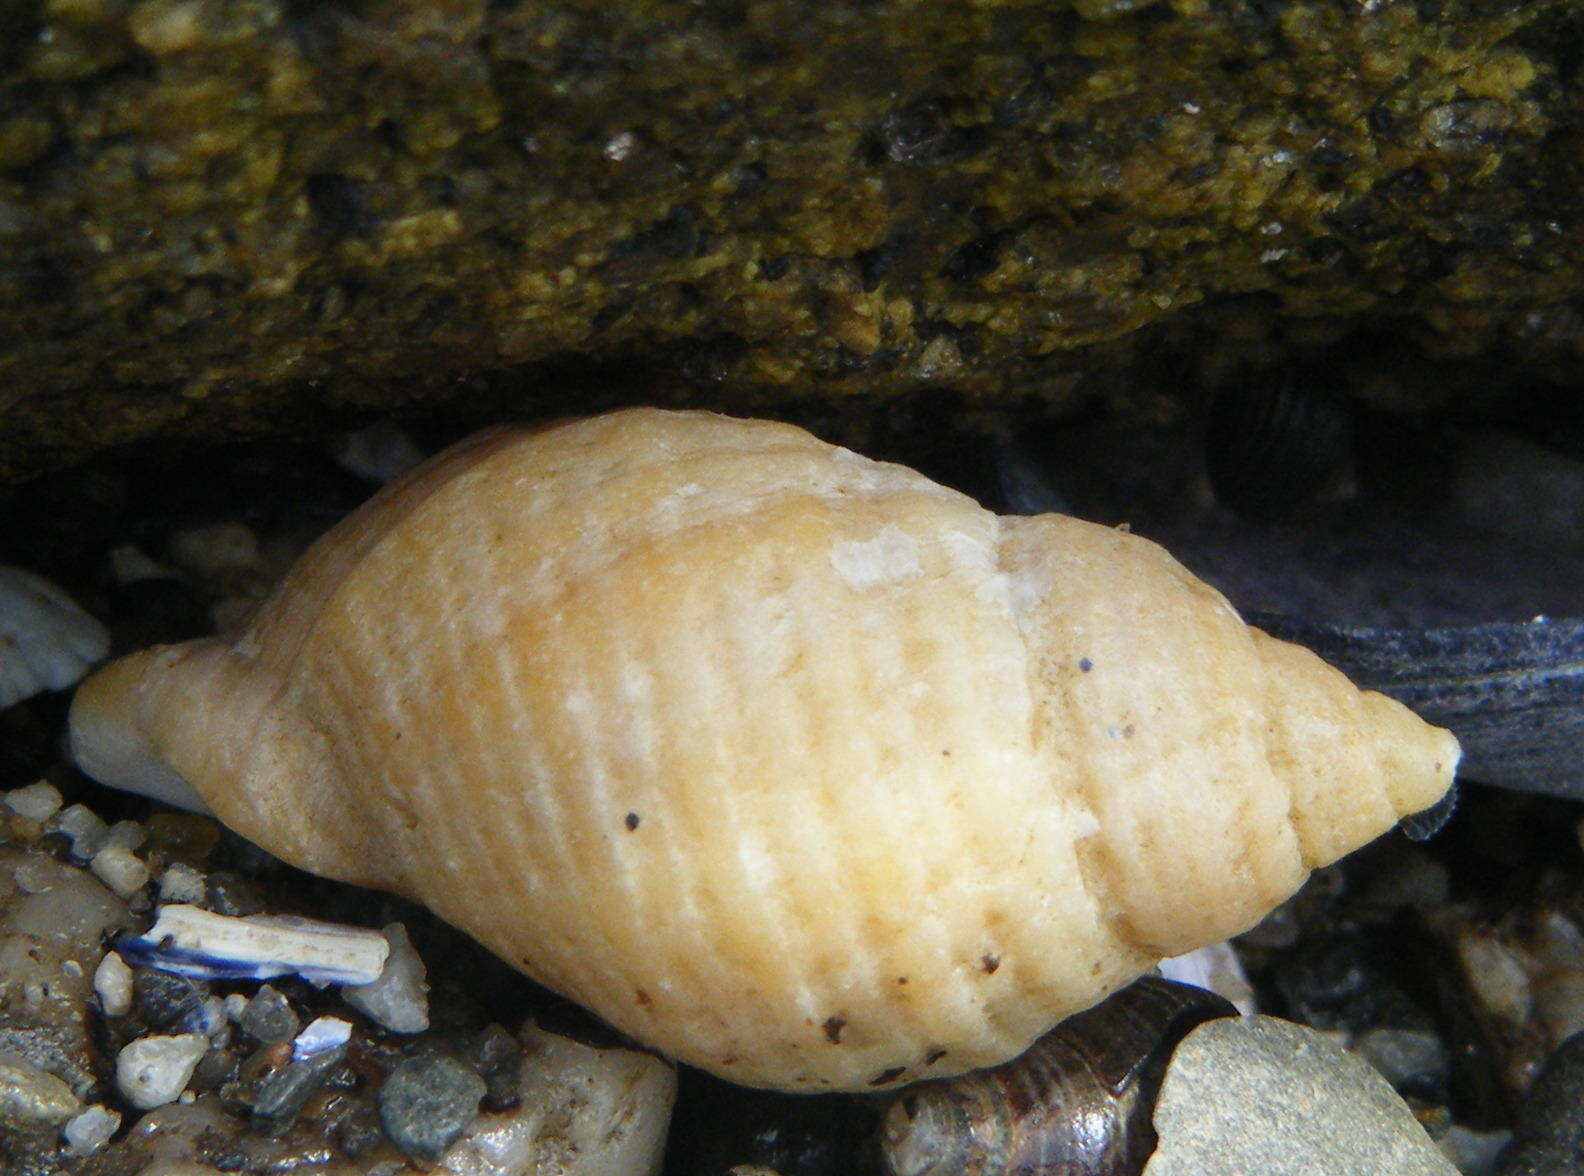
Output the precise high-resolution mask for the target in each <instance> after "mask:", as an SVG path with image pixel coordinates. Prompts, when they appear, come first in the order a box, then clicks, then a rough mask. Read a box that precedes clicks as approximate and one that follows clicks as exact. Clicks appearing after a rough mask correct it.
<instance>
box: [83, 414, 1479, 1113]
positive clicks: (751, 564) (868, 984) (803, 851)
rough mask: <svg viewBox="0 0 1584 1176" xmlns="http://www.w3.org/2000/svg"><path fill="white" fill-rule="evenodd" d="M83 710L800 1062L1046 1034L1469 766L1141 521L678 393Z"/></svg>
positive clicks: (794, 1083)
mask: <svg viewBox="0 0 1584 1176" xmlns="http://www.w3.org/2000/svg"><path fill="white" fill-rule="evenodd" d="M72 738H73V746H74V749H75V751H76V754H77V755H78V758H79V761H80V762H82V763H83V764H84V765H85V767H88V768H89V770H91V771H94V772H95V773H96V774H98V775H100V776H101V777H102V778H106V780H107V782H109V783H116V782H117V780H118V778H122V779H128V780H131V781H133V782H134V783H135V782H136V779H137V777H138V776H139V774H140V773H141V774H142V775H143V776H146V777H158V778H159V779H161V780H165V781H167V782H168V780H169V779H171V778H175V779H177V780H181V781H185V782H186V783H187V784H189V785H190V786H191V787H192V788H193V789H195V790H196V791H197V793H198V794H199V795H200V796H201V797H202V799H203V801H204V802H205V803H206V804H207V805H208V806H209V807H210V808H211V809H212V810H213V811H214V812H215V813H216V815H218V816H219V817H220V818H221V819H222V820H224V821H225V822H226V823H227V824H229V825H231V826H232V827H233V828H235V829H236V830H237V831H239V832H240V833H242V834H243V835H245V836H247V837H250V838H252V839H253V840H255V841H257V842H258V843H259V844H261V845H263V846H265V847H266V848H268V849H270V850H271V851H273V852H275V853H277V854H279V855H280V856H282V857H284V858H286V859H287V860H289V861H292V862H294V863H296V864H298V865H301V866H303V867H305V868H307V869H310V870H313V871H315V872H318V873H323V874H327V875H330V876H334V877H339V878H342V879H345V880H347V881H352V882H357V883H360V884H364V885H372V886H377V887H383V888H387V889H391V890H395V891H398V892H401V893H403V894H406V895H409V896H411V897H413V898H416V899H418V900H419V901H421V902H423V903H425V904H426V905H427V906H429V907H430V908H431V909H432V910H434V911H435V913H436V914H438V915H440V916H441V917H442V918H444V919H446V920H448V921H450V922H452V923H454V924H455V925H457V926H459V927H461V928H462V929H464V930H466V931H468V932H469V933H470V934H472V935H474V936H475V937H476V938H477V939H479V940H480V941H481V942H482V943H484V944H485V945H486V946H488V947H489V948H491V949H492V950H493V951H495V952H496V953H497V954H499V955H500V956H501V957H502V958H503V959H505V960H507V961H508V962H510V963H512V964H513V965H515V966H517V967H519V968H521V969H522V970H523V971H524V972H526V973H528V974H529V975H531V976H533V977H535V978H536V979H539V980H541V981H543V982H544V983H546V984H548V985H549V986H551V987H553V988H556V989H558V990H559V991H561V992H563V993H565V994H567V995H569V996H571V997H572V998H574V999H576V1000H578V1001H580V1002H581V1003H583V1004H585V1005H587V1006H588V1007H590V1008H592V1009H593V1010H594V1011H596V1012H598V1013H599V1014H600V1015H602V1016H603V1017H605V1018H606V1019H607V1020H609V1021H610V1022H612V1023H613V1024H615V1025H616V1026H617V1027H619V1028H621V1029H623V1030H625V1031H627V1032H628V1033H630V1034H631V1035H633V1036H634V1037H636V1038H637V1039H639V1040H640V1041H643V1042H646V1043H648V1044H650V1045H653V1046H655V1047H657V1048H659V1049H661V1050H663V1051H665V1052H667V1053H669V1054H672V1055H673V1056H676V1057H678V1058H679V1059H681V1060H684V1061H688V1062H691V1063H693V1064H696V1065H700V1066H703V1067H704V1068H707V1069H710V1070H713V1071H714V1072H715V1073H717V1074H720V1075H721V1076H723V1077H725V1078H728V1079H732V1080H735V1081H740V1082H744V1083H748V1084H752V1085H762V1086H771V1087H777V1088H781V1089H787V1090H801V1091H815V1090H823V1089H867V1088H870V1087H879V1086H887V1085H897V1084H901V1083H905V1082H910V1081H915V1080H918V1079H920V1078H926V1077H937V1076H946V1075H949V1074H953V1073H958V1072H961V1071H963V1070H966V1069H969V1068H975V1067H980V1066H985V1065H991V1064H994V1063H997V1062H1001V1061H1004V1060H1005V1059H1007V1058H1009V1057H1011V1056H1013V1055H1015V1054H1017V1053H1018V1052H1019V1051H1020V1050H1022V1049H1023V1048H1024V1047H1025V1046H1027V1045H1028V1044H1029V1042H1031V1041H1032V1040H1034V1039H1035V1038H1036V1037H1038V1036H1039V1035H1040V1034H1041V1033H1042V1032H1044V1031H1045V1030H1046V1029H1048V1028H1049V1027H1050V1026H1051V1025H1052V1024H1054V1023H1055V1022H1056V1021H1057V1020H1058V1019H1060V1018H1061V1017H1062V1016H1064V1015H1066V1014H1068V1013H1071V1012H1074V1011H1076V1010H1077V1009H1080V1008H1083V1007H1085V1006H1087V1005H1089V1004H1092V1003H1093V1002H1094V1001H1096V1000H1098V999H1100V998H1101V997H1102V996H1104V995H1105V994H1106V993H1107V992H1109V991H1111V990H1113V989H1115V988H1117V987H1118V986H1120V985H1121V984H1123V983H1125V982H1126V981H1127V980H1129V979H1131V978H1132V977H1133V976H1135V975H1137V974H1139V973H1140V972H1142V971H1143V970H1145V969H1146V968H1147V967H1148V966H1150V965H1151V964H1152V963H1153V962H1154V961H1155V960H1156V959H1158V958H1160V957H1161V956H1164V955H1174V954H1180V953H1181V952H1184V951H1187V950H1189V949H1191V948H1193V947H1196V946H1199V945H1201V944H1203V943H1205V942H1209V941H1212V940H1216V939H1220V938H1224V937H1225V936H1227V935H1229V934H1232V933H1235V932H1237V931H1240V930H1242V929H1244V928H1246V927H1247V926H1249V925H1250V924H1252V923H1253V922H1254V921H1255V920H1257V919H1258V918H1259V917H1260V916H1261V915H1262V914H1263V913H1264V912H1265V911H1266V910H1268V909H1269V908H1270V907H1271V906H1273V905H1275V904H1276V903H1277V902H1279V901H1281V900H1282V899H1283V898H1285V897H1286V896H1287V895H1288V894H1290V893H1291V892H1292V891H1293V890H1294V889H1296V887H1297V886H1298V884H1299V883H1300V882H1301V880H1302V879H1303V877H1304V875H1305V873H1306V871H1307V870H1308V869H1310V868H1312V867H1314V866H1315V865H1318V864H1320V863H1322V862H1325V861H1329V860H1332V859H1333V858H1334V857H1336V856H1338V855H1339V854H1340V853H1343V852H1346V851H1347V849H1350V848H1352V847H1353V846H1355V845H1358V844H1361V843H1362V842H1364V841H1366V840H1368V839H1369V838H1370V837H1373V836H1375V835H1376V834H1378V833H1380V832H1382V831H1384V830H1385V829H1387V828H1389V827H1390V826H1391V824H1392V823H1393V822H1394V821H1395V820H1396V819H1397V818H1398V817H1399V816H1400V815H1402V814H1403V813H1406V812H1410V811H1414V810H1417V809H1420V808H1423V807H1425V806H1427V805H1428V804H1430V803H1431V802H1433V801H1434V800H1435V799H1436V797H1437V796H1439V795H1440V793H1441V792H1442V791H1443V790H1444V789H1445V787H1446V785H1447V783H1448V781H1449V780H1450V777H1451V773H1452V768H1453V766H1454V762H1455V759H1456V745H1455V743H1454V742H1453V741H1452V740H1451V737H1450V736H1447V735H1446V734H1445V732H1440V731H1437V730H1435V729H1434V728H1430V727H1428V726H1426V725H1424V724H1422V723H1420V722H1419V721H1418V720H1417V719H1415V718H1414V717H1413V716H1412V715H1411V714H1410V713H1409V712H1407V711H1406V710H1403V709H1402V708H1400V707H1398V706H1396V704H1393V703H1387V702H1385V700H1383V699H1378V697H1376V696H1366V695H1361V694H1359V693H1358V692H1357V691H1355V690H1354V689H1353V688H1352V687H1351V686H1350V685H1349V684H1348V683H1347V681H1346V680H1345V679H1344V678H1342V676H1341V675H1340V674H1337V673H1336V672H1335V671H1333V670H1331V669H1329V668H1328V667H1326V666H1325V665H1324V664H1323V663H1321V662H1320V661H1319V660H1318V659H1316V658H1314V657H1313V656H1312V655H1310V654H1307V653H1305V652H1304V651H1302V650H1298V649H1296V648H1294V647H1289V646H1286V645H1283V644H1282V643H1279V642H1276V641H1272V640H1270V639H1268V638H1264V637H1263V635H1262V634H1259V633H1257V632H1256V631H1254V630H1250V629H1248V628H1247V627H1246V626H1245V625H1243V623H1242V622H1241V621H1240V620H1239V619H1238V618H1237V616H1236V614H1235V613H1234V612H1233V611H1232V609H1231V608H1230V607H1229V606H1228V605H1227V604H1226V602H1225V601H1224V600H1223V599H1222V598H1221V597H1220V596H1218V595H1217V594H1215V593H1214V592H1213V591H1211V590H1210V589H1208V588H1207V587H1205V586H1204V585H1202V584H1200V583H1199V582H1198V581H1196V580H1194V579H1193V578H1192V577H1191V576H1189V575H1188V573H1186V572H1185V571H1184V570H1183V569H1182V568H1181V567H1179V566H1178V565H1177V564H1175V563H1174V562H1173V561H1171V559H1170V558H1169V557H1168V556H1166V554H1165V553H1164V552H1162V551H1161V550H1160V549H1159V548H1157V547H1155V546H1154V545H1153V544H1150V543H1148V542H1146V541H1144V540H1142V539H1139V538H1136V537H1134V536H1131V535H1127V534H1124V533H1121V532H1118V531H1113V530H1110V529H1107V528H1102V527H1097V526H1092V525H1090V524H1086V523H1081V522H1078V521H1076V520H1073V519H1066V518H1062V517H1059V516H1053V515H1047V516H1039V517H1036V518H1031V519H1000V518H997V517H996V516H995V515H992V514H990V513H988V512H986V511H984V510H982V509H981V508H980V507H978V506H977V505H976V504H975V503H974V502H973V501H972V500H970V499H968V498H966V497H964V496H963V495H960V494H957V493H956V492H954V491H950V490H947V489H945V488H943V487H940V486H938V485H935V484H934V483H932V482H930V481H928V480H927V479H925V478H924V477H923V476H922V475H919V474H916V473H914V472H912V471H910V470H906V469H903V468H901V467H898V466H892V465H885V464H882V463H878V462H872V461H869V460H867V459H864V458H861V457H858V456H856V455H854V454H852V453H849V452H848V451H846V450H841V449H837V448H835V447H833V446H830V445H826V444H824V443H822V442H820V441H818V440H816V439H815V438H813V437H811V436H810V435H808V434H807V433H804V432H802V431H801V430H799V429H796V428H793V427H791V426H787V425H781V424H774V423H770V422H759V421H741V420H733V419H729V418H725V417H718V416H714V415H711V414H706V413H690V412H689V413H683V412H660V411H654V410H642V409H638V410H627V411H624V412H619V413H612V414H609V415H607V416H603V417H596V418H591V419H588V420H582V421H576V422H572V423H569V424H565V425H560V426H556V427H553V428H549V429H544V430H526V429H515V430H513V429H503V430H495V431H492V432H490V433H487V434H482V435H480V436H479V437H477V438H474V439H472V440H470V441H468V442H464V443H463V444H462V445H461V446H458V447H455V448H453V449H452V450H450V451H448V452H447V453H445V454H442V455H441V456H439V457H438V458H436V459H434V460H433V461H431V462H429V463H427V464H426V465H424V466H422V467H419V468H418V469H417V470H415V471H413V472H412V473H411V474H409V475H407V476H406V477H405V478H404V479H402V480H401V481H399V482H397V483H394V484H392V485H391V486H390V487H388V488H387V489H386V490H385V491H383V492H381V494H380V495H378V496H376V498H375V499H373V500H372V501H371V502H370V503H369V504H367V505H366V506H365V507H363V508H362V509H360V510H359V511H358V512H356V513H355V514H354V515H352V516H351V517H349V518H348V519H347V520H345V521H344V522H343V523H342V524H340V525H339V526H338V527H337V528H335V529H334V530H333V531H332V532H330V533H329V534H328V535H326V536H325V537H324V538H323V539H321V540H320V542H319V543H318V544H316V545H315V547H314V548H313V549H311V550H310V552H309V553H308V554H307V555H306V556H305V557H304V559H303V560H302V561H301V562H300V563H299V565H298V567H297V568H296V569H294V570H293V572H292V574H291V575H290V576H289V577H288V578H287V579H286V581H284V582H283V583H282V584H281V586H280V587H279V588H278V589H277V591H276V593H275V595H274V596H273V597H272V599H271V601H270V603H269V604H267V605H266V606H265V608H264V609H263V610H262V611H261V613H260V615H259V616H258V617H257V618H256V619H255V621H254V622H253V624H252V626H251V627H250V628H249V629H248V630H247V631H246V632H245V633H244V634H243V635H242V636H241V637H240V638H239V639H238V640H236V641H234V642H231V643H224V642H215V641H210V642H205V643H201V644H197V645H194V646H191V647H175V648H174V650H173V649H169V648H167V649H157V650H153V651H149V652H146V653H144V654H137V655H133V657H132V658H129V659H125V660H123V662H121V663H116V664H114V665H112V666H111V667H109V668H108V669H107V670H105V671H102V673H101V675H100V676H99V677H97V678H95V679H91V680H90V681H89V683H87V684H86V685H85V686H84V688H83V690H82V691H81V692H80V694H79V698H78V700H77V702H76V703H75V705H74V712H73V732H72ZM138 756H143V757H144V759H147V758H149V757H152V758H153V759H154V760H157V770H155V769H151V768H150V766H149V765H148V763H146V762H139V761H138Z"/></svg>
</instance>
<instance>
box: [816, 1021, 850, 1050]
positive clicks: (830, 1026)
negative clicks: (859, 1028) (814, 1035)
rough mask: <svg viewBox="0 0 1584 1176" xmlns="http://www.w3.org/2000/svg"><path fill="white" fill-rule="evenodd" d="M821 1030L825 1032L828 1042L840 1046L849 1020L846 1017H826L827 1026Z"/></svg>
mask: <svg viewBox="0 0 1584 1176" xmlns="http://www.w3.org/2000/svg"><path fill="white" fill-rule="evenodd" d="M821 1028H823V1029H824V1030H825V1040H826V1041H828V1042H830V1043H831V1044H832V1045H840V1044H841V1035H842V1030H843V1029H845V1028H847V1019H846V1018H845V1017H826V1018H825V1024H824V1025H823V1026H821Z"/></svg>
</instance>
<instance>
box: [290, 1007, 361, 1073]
mask: <svg viewBox="0 0 1584 1176" xmlns="http://www.w3.org/2000/svg"><path fill="white" fill-rule="evenodd" d="M351 1040H352V1022H350V1021H343V1020H342V1019H341V1018H340V1017H315V1018H314V1019H313V1020H312V1021H310V1022H308V1027H307V1028H306V1029H304V1030H303V1031H302V1032H301V1033H299V1034H297V1036H296V1037H295V1038H293V1039H292V1060H293V1061H297V1062H300V1061H302V1060H303V1059H304V1058H311V1057H317V1056H318V1055H319V1054H322V1053H325V1052H326V1051H327V1050H332V1049H340V1048H341V1047H342V1046H344V1045H346V1043H347V1042H348V1041H351Z"/></svg>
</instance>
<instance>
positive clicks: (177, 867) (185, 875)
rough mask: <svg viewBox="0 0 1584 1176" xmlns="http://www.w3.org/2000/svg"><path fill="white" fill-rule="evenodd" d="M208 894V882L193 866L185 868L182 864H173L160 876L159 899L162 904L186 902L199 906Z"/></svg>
mask: <svg viewBox="0 0 1584 1176" xmlns="http://www.w3.org/2000/svg"><path fill="white" fill-rule="evenodd" d="M207 893H208V882H207V880H206V879H205V878H204V876H203V875H202V874H200V873H199V872H198V871H197V870H195V869H193V868H192V867H191V866H184V865H182V864H181V863H180V862H172V863H171V864H170V865H168V866H166V867H165V872H164V873H163V874H161V875H160V880H159V897H160V901H161V902H184V903H189V904H191V905H193V906H199V905H201V904H202V903H203V900H204V896H205V895H206V894H207Z"/></svg>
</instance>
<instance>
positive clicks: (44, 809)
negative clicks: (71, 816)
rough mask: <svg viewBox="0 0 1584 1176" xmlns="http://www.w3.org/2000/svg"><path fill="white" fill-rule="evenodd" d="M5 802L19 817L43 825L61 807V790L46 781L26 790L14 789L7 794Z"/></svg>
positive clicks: (31, 785)
mask: <svg viewBox="0 0 1584 1176" xmlns="http://www.w3.org/2000/svg"><path fill="white" fill-rule="evenodd" d="M4 800H5V806H6V808H8V809H10V810H11V811H12V812H14V813H15V814H16V815H17V816H19V817H22V818H23V819H24V820H28V821H35V822H37V823H38V824H41V825H42V824H43V823H44V822H45V821H47V820H49V819H50V818H51V817H53V816H54V815H55V813H56V812H57V811H59V809H60V806H61V794H60V790H59V789H58V788H56V787H55V786H54V785H53V784H50V783H49V782H47V781H45V780H40V781H39V782H38V783H37V784H29V785H28V786H27V787H25V788H14V789H12V790H11V791H10V792H7V793H6V794H5V797H4Z"/></svg>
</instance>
